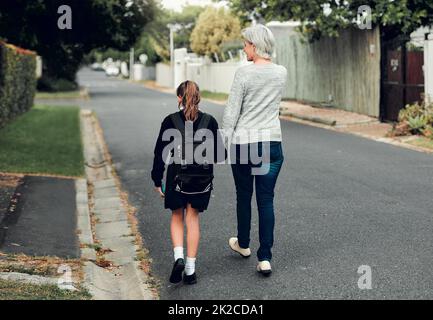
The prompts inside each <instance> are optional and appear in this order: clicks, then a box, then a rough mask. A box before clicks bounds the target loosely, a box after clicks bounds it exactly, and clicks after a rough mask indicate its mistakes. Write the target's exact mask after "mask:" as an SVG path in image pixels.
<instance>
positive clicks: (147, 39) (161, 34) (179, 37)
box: [136, 6, 204, 63]
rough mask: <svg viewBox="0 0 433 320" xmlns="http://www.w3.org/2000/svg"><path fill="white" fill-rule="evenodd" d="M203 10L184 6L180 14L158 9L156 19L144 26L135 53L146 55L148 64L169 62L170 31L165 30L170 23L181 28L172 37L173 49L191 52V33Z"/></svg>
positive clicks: (197, 7) (198, 7)
mask: <svg viewBox="0 0 433 320" xmlns="http://www.w3.org/2000/svg"><path fill="white" fill-rule="evenodd" d="M203 10H204V8H203V7H200V6H186V7H184V8H183V10H182V11H181V12H175V11H172V10H166V9H162V8H158V10H157V13H156V18H155V19H154V20H153V21H152V22H151V23H149V24H148V25H147V26H146V28H145V29H144V31H143V33H142V35H141V37H140V39H139V41H138V43H137V45H136V50H137V53H146V54H147V55H148V56H149V62H150V63H156V62H159V61H164V62H168V61H170V38H169V36H170V31H169V29H168V28H167V25H168V24H170V23H177V24H180V25H181V26H182V28H181V30H179V31H178V32H176V33H175V35H174V45H175V47H176V48H187V49H188V50H191V47H190V37H191V32H192V30H193V29H194V26H195V24H196V21H197V18H198V16H199V15H200V13H201V12H203Z"/></svg>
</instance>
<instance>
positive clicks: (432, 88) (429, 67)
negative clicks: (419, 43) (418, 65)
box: [424, 34, 433, 102]
mask: <svg viewBox="0 0 433 320" xmlns="http://www.w3.org/2000/svg"><path fill="white" fill-rule="evenodd" d="M424 76H425V93H426V99H427V101H430V102H433V34H430V36H429V40H426V41H425V45H424Z"/></svg>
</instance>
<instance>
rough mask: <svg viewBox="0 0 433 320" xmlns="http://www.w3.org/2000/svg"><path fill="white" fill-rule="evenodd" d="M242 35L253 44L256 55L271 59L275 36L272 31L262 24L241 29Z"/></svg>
mask: <svg viewBox="0 0 433 320" xmlns="http://www.w3.org/2000/svg"><path fill="white" fill-rule="evenodd" d="M242 37H243V38H244V39H245V40H247V41H248V42H250V43H252V44H254V46H255V47H256V53H257V55H258V56H260V57H262V58H265V59H271V58H272V55H273V53H274V50H275V37H274V34H273V33H272V31H271V30H270V29H269V28H268V27H265V26H264V25H262V24H257V25H255V26H252V27H249V28H246V29H244V30H242Z"/></svg>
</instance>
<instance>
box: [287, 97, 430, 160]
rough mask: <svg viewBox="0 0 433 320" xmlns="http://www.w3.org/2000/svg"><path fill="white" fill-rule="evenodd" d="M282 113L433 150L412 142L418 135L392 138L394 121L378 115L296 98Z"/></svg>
mask: <svg viewBox="0 0 433 320" xmlns="http://www.w3.org/2000/svg"><path fill="white" fill-rule="evenodd" d="M280 114H281V118H282V119H285V120H289V121H294V122H299V123H303V124H307V125H312V126H317V127H321V128H324V129H328V130H334V131H338V132H344V133H349V134H354V135H357V136H361V137H363V138H366V139H371V140H375V141H378V142H383V143H388V144H393V145H396V146H399V147H403V148H407V149H411V150H415V151H419V152H426V153H433V149H429V148H424V147H420V146H415V145H413V144H410V142H411V141H413V140H416V139H417V137H416V136H407V137H390V136H389V133H390V132H391V130H392V127H393V126H392V124H390V123H382V122H380V121H379V120H378V119H376V118H374V117H369V116H366V115H362V114H358V113H354V112H349V111H345V110H340V109H334V108H318V107H312V106H309V105H305V104H301V103H298V102H294V101H283V102H282V103H281V111H280Z"/></svg>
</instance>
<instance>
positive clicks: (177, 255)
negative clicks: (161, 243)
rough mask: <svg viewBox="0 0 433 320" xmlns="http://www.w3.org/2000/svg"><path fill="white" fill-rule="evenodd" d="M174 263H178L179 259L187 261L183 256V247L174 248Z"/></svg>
mask: <svg viewBox="0 0 433 320" xmlns="http://www.w3.org/2000/svg"><path fill="white" fill-rule="evenodd" d="M173 251H174V261H177V260H179V259H185V256H184V255H183V247H176V248H174V250H173Z"/></svg>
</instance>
